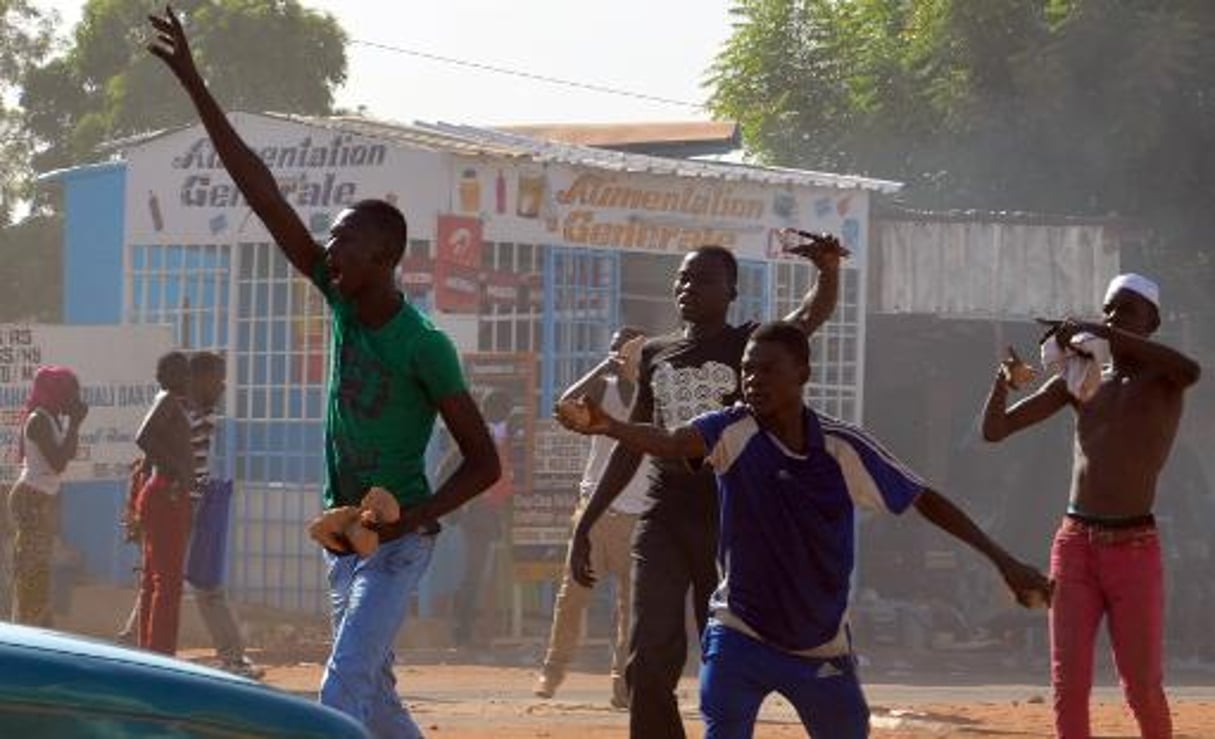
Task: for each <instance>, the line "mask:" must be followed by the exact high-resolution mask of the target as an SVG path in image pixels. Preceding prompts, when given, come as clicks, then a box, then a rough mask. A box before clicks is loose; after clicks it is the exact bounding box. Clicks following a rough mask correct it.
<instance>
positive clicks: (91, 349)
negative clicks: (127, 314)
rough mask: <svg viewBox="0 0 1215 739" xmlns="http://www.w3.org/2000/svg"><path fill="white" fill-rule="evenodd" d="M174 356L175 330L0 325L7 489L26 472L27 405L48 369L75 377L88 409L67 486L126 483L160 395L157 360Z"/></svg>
mask: <svg viewBox="0 0 1215 739" xmlns="http://www.w3.org/2000/svg"><path fill="white" fill-rule="evenodd" d="M116 347H121V348H122V350H121V351H115V348H116ZM172 348H173V331H172V329H171V328H170V327H169V326H48V325H34V324H6V323H0V483H3V484H5V485H7V484H8V483H11V482H12V481H13V480H15V479H16V478H17V475H18V473H19V472H20V465H21V460H20V458H19V453H18V442H19V441H20V434H21V421H22V419H23V417H24V407H25V401H26V398H28V397H29V391H30V385H31V383H32V381H33V378H34V373H35V372H36V371H37V370H38V367H39V366H41V365H45V364H58V365H63V366H66V367H68V368H70V369H71V370H72V371H73V372H75V373H76V376H77V377H79V378H80V389H81V394H82V396H83V398H84V401H85V402H86V403H88V405H89V414H88V416H87V417H86V418H85V420H84V424H83V425H82V426H81V430H80V446H79V448H78V449H77V451H76V457H75V459H73V460H72V461H71V462H70V463H69V464H68V467H67V470H66V471H65V472H64V476H63V479H64V480H65V481H69V482H80V481H94V480H125V479H127V476H128V474H129V472H130V464H131V461H132V460H134V459H135V458H136V456H138V450H137V449H136V447H135V432H136V430H137V429H138V427H139V423H140V421H141V420H142V419H143V416H144V413H145V412H147V410H148V408H149V407H151V405H152V400H153V398H155V396H156V392H157V391H158V390H159V388H158V387H157V385H156V379H155V378H156V360H157V359H159V358H160V356H161V355H162V354H164V353H165V352H168V351H170V350H171V349H172ZM6 489H7V488H6Z"/></svg>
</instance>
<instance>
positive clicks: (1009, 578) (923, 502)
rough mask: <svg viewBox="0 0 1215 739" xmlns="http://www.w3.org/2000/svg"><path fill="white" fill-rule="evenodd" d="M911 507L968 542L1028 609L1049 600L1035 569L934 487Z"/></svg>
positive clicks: (1047, 588)
mask: <svg viewBox="0 0 1215 739" xmlns="http://www.w3.org/2000/svg"><path fill="white" fill-rule="evenodd" d="M915 509H916V510H917V511H919V512H920V515H921V516H923V517H924V518H926V519H927V520H928V521H930V522H932V524H933V525H935V526H937V527H938V528H940V529H941V530H942V531H945V532H946V533H948V534H950V535H951V536H953V537H955V538H957V539H958V540H960V541H963V542H965V543H966V544H968V545H970V546H971V547H972V548H974V549H975V550H977V551H979V552H980V553H982V554H983V556H985V557H987V559H988V560H990V561H991V563H992V564H993V565H995V566H996V569H997V570H999V571H1000V576H1001V577H1003V578H1004V582H1005V583H1006V584H1007V585H1008V588H1009V589H1010V590H1012V592H1013V595H1015V596H1016V598H1017V602H1018V603H1020V604H1021V605H1023V606H1025V607H1027V608H1032V607H1034V606H1037V605H1045V604H1048V603H1050V596H1051V584H1050V580H1048V579H1047V577H1046V576H1045V575H1043V574H1042V573H1041V572H1039V571H1038V570H1037V569H1035V568H1033V567H1031V566H1030V565H1027V564H1025V563H1023V562H1020V561H1019V560H1017V559H1016V558H1014V557H1013V556H1012V555H1010V554H1009V553H1008V552H1006V551H1004V549H1003V548H1002V547H1001V546H1000V545H999V544H997V543H996V542H995V541H993V540H992V538H991V537H989V536H988V535H987V534H986V533H985V532H984V531H983V529H981V528H979V527H978V526H977V525H976V524H975V522H974V521H972V520H971V518H970V516H968V515H966V513H965V512H964V511H962V510H961V509H960V508H958V507H957V506H955V505H954V504H953V503H952V502H950V500H949V499H948V498H946V497H945V496H944V495H941V494H940V493H938V492H937V491H935V490H932V489H930V488H925V489H924V491H923V492H922V493H920V494H919V496H917V497H916V499H915Z"/></svg>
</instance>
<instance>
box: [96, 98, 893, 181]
mask: <svg viewBox="0 0 1215 739" xmlns="http://www.w3.org/2000/svg"><path fill="white" fill-rule="evenodd" d="M252 115H262V116H264V117H267V118H275V119H278V120H284V121H290V122H294V123H300V124H304V125H308V126H314V127H317V128H325V129H329V130H335V131H342V132H345V133H351V134H355V135H358V136H365V137H368V138H377V139H381V140H384V141H390V142H396V143H400V144H403V145H407V146H413V147H417V148H422V149H428V150H431V151H439V152H447V153H451V154H458V155H464V156H487V157H503V158H517V159H526V160H530V161H534V162H540V163H552V164H567V165H571V166H576V167H588V168H593V169H602V170H607V171H612V172H623V173H635V174H653V175H668V176H674V177H689V178H705V179H716V180H728V181H735V182H752V183H756V184H764V185H790V186H800V187H834V188H843V189H859V190H871V191H874V192H881V193H893V192H897V191H898V190H900V189H902V187H903V184H902V183H901V182H894V181H891V180H878V179H873V178H869V177H859V176H854V175H839V174H831V173H827V172H812V171H809V170H802V169H787V168H784V167H761V166H755V165H749V164H734V163H729V162H709V161H701V160H694V159H675V158H670V157H659V156H653V155H649V154H637V153H631V152H621V151H611V150H608V149H596V148H593V147H590V146H580V145H578V144H569V143H561V142H557V141H546V140H542V139H537V138H532V137H530V136H524V135H522V134H518V133H511V132H508V131H499V130H494V129H490V128H479V127H476V126H463V125H455V124H451V123H421V122H418V123H414V124H404V123H395V122H388V121H378V120H374V119H371V118H364V117H361V116H326V117H320V116H300V115H291V114H285V113H255V114H252ZM177 130H181V128H177V129H171V130H165V131H157V132H154V133H149V134H145V135H142V136H132V137H128V138H126V139H122V140H121V141H113V142H110V143H109V144H108V145H107V147H106V148H108V149H110V150H116V149H129V148H133V147H137V146H140V145H142V144H146V143H148V142H149V141H152V140H153V139H156V138H159V137H161V136H164V135H167V134H169V133H172V132H173V131H177Z"/></svg>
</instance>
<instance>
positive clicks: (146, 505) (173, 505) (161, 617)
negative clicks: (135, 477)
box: [135, 475, 190, 655]
mask: <svg viewBox="0 0 1215 739" xmlns="http://www.w3.org/2000/svg"><path fill="white" fill-rule="evenodd" d="M135 510H136V513H137V515H138V516H139V525H140V528H141V529H142V531H143V576H142V578H141V580H140V589H141V592H142V596H141V597H140V600H139V646H140V647H142V648H144V649H150V650H152V651H154V652H162V653H164V654H169V655H172V654H176V653H177V627H178V623H179V622H180V618H181V590H182V580H183V579H184V577H185V563H186V544H187V542H188V541H189V538H190V496H189V494H188V493H187V492H186V491H185V490H181V489H174V488H173V486H172V484H171V483H170V482H169V480H168V478H166V477H162V476H160V475H153V476H152V479H150V480H148V483H147V484H146V485H144V487H143V490H141V491H140V492H139V498H138V500H136V502H135Z"/></svg>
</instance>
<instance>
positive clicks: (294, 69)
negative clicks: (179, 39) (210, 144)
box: [21, 0, 346, 171]
mask: <svg viewBox="0 0 1215 739" xmlns="http://www.w3.org/2000/svg"><path fill="white" fill-rule="evenodd" d="M158 7H159V4H158V3H155V2H149V1H148V0H88V2H87V3H86V4H85V6H84V11H83V14H82V17H81V20H80V23H79V24H78V25H77V26H76V28H75V30H74V32H73V34H72V37H71V43H70V45H69V46H68V48H67V49H66V51H65V53H63V54H62V55H61V56H58V57H56V58H54V59H53V60H51V61H49V62H48V63H46V64H42V65H39V66H37V67H36V68H34V69H32V70H31V71H30V72H29V73H28V74H27V75H26V77H25V80H24V82H25V84H24V90H23V93H22V95H21V104H22V108H23V109H24V110H25V123H26V126H27V127H28V129H29V131H30V132H31V134H32V135H33V136H34V137H35V138H36V140H37V141H38V142H39V144H40V149H39V151H38V152H37V154H36V156H35V158H34V162H33V164H34V166H35V168H36V169H38V170H40V171H45V170H48V169H53V168H56V167H61V166H66V165H69V164H75V163H79V162H82V161H88V160H90V159H94V158H96V157H97V146H98V145H99V144H101V143H102V142H104V141H107V140H112V139H115V138H121V137H123V136H128V135H131V134H136V133H142V132H146V131H152V130H157V129H161V128H166V127H171V126H175V125H180V124H184V123H187V122H190V121H193V120H194V118H195V116H194V112H193V109H192V108H191V107H190V102H189V100H188V99H187V98H186V96H185V95H183V94H182V92H181V90H180V89H179V87H178V85H177V82H176V80H174V79H173V77H172V75H170V74H169V73H168V72H167V71H166V70H165V69H164V68H163V65H162V64H161V63H160V61H159V60H157V59H155V58H153V57H152V56H151V55H150V54H148V53H147V52H146V51H145V48H144V47H145V45H146V43H147V41H148V38H149V36H148V32H147V28H148V26H147V23H146V21H145V18H146V16H147V14H148V12H150V11H152V10H154V9H157V8H158ZM174 7H175V9H176V10H177V11H178V12H180V13H181V15H182V20H183V24H184V25H185V26H186V30H187V32H188V33H189V35H190V39H191V43H192V45H193V48H194V51H195V55H196V58H197V60H198V65H199V69H200V70H201V71H202V73H203V75H204V77H205V78H206V79H207V81H208V83H209V84H210V86H211V88H212V90H213V91H214V92H215V94H216V96H217V97H218V98H219V99H220V100H222V101H223V102H224V104H225V105H226V106H227V107H228V108H229V109H230V110H247V111H267V110H274V111H281V112H291V113H299V114H311V115H324V114H327V113H330V112H331V111H332V108H333V93H334V91H335V90H336V88H337V87H338V86H339V85H340V84H341V83H342V82H343V81H344V80H345V78H346V52H345V43H346V37H345V34H344V33H343V31H342V29H341V28H340V27H339V26H338V24H337V21H336V20H334V19H333V17H332V16H329V15H327V14H321V13H317V12H316V11H312V10H308V9H305V8H303V7H302V6H301V5H300V3H299V2H298V1H297V0H184V1H182V2H177V3H175V4H174Z"/></svg>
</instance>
